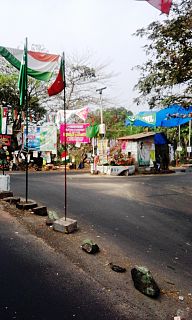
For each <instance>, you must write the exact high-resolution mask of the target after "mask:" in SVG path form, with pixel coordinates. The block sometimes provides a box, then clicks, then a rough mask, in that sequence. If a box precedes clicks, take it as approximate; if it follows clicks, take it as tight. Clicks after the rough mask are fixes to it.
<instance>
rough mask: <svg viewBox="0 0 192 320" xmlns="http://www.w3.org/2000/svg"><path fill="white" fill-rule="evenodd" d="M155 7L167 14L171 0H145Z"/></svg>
mask: <svg viewBox="0 0 192 320" xmlns="http://www.w3.org/2000/svg"><path fill="white" fill-rule="evenodd" d="M146 1H147V2H149V4H151V5H152V6H153V7H155V8H156V9H158V10H160V11H161V12H162V13H166V14H169V11H170V9H171V5H172V0H146Z"/></svg>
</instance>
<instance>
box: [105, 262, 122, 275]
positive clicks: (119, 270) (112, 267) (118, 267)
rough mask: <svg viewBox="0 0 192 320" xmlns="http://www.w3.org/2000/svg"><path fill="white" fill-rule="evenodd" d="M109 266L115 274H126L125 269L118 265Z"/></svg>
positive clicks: (111, 264)
mask: <svg viewBox="0 0 192 320" xmlns="http://www.w3.org/2000/svg"><path fill="white" fill-rule="evenodd" d="M109 266H110V267H111V269H112V270H113V271H115V272H121V273H123V272H126V269H125V268H123V267H120V266H117V265H115V264H113V263H112V262H110V263H109Z"/></svg>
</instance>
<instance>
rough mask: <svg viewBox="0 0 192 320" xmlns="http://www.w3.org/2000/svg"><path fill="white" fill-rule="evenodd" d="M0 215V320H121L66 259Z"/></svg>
mask: <svg viewBox="0 0 192 320" xmlns="http://www.w3.org/2000/svg"><path fill="white" fill-rule="evenodd" d="M0 213H1V214H0V261H1V262H0V319H1V320H11V319H17V320H53V319H55V320H60V319H62V320H71V319H81V320H92V319H93V320H94V319H95V320H96V319H101V320H108V319H112V320H117V319H118V320H119V319H124V318H122V317H121V316H120V315H117V312H116V311H114V310H113V306H112V305H109V302H108V301H106V299H105V294H104V292H103V290H102V287H101V286H99V285H98V284H97V283H94V285H93V282H92V280H91V279H90V277H89V276H88V275H87V274H85V273H84V272H83V271H82V270H80V269H79V268H78V267H77V266H75V265H74V264H73V263H72V262H71V261H70V260H69V259H67V257H66V256H65V255H61V254H59V253H57V252H55V251H54V250H53V249H52V248H51V247H49V246H48V245H46V244H45V243H44V242H43V241H41V239H39V238H37V237H35V236H33V235H31V234H30V233H29V232H28V231H26V229H25V228H23V226H22V225H21V224H20V223H19V222H17V221H16V219H14V218H13V217H12V216H10V215H9V214H8V213H7V212H3V211H2V208H0Z"/></svg>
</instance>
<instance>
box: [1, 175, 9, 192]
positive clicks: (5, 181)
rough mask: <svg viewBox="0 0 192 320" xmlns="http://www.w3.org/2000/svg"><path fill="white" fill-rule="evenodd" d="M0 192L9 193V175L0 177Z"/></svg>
mask: <svg viewBox="0 0 192 320" xmlns="http://www.w3.org/2000/svg"><path fill="white" fill-rule="evenodd" d="M0 191H10V176H9V175H0Z"/></svg>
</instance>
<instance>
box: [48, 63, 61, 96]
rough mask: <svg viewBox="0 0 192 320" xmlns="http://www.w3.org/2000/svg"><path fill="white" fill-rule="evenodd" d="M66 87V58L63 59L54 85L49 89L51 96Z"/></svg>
mask: <svg viewBox="0 0 192 320" xmlns="http://www.w3.org/2000/svg"><path fill="white" fill-rule="evenodd" d="M63 89H64V60H63V58H62V59H61V65H60V69H59V73H58V75H57V78H56V79H55V81H54V82H53V83H52V85H51V86H50V87H49V88H48V89H47V91H48V95H49V96H54V95H56V94H58V93H60V92H61V91H62V90H63Z"/></svg>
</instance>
